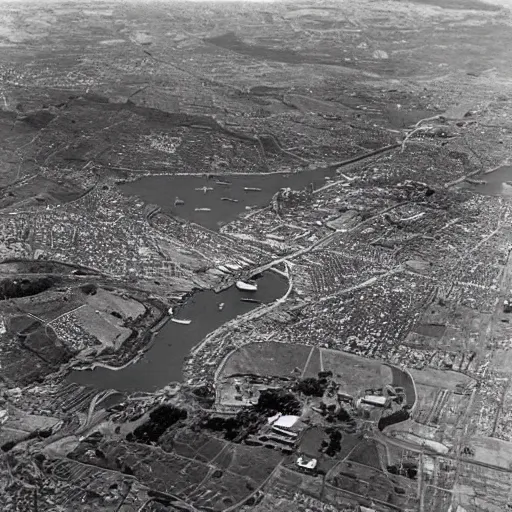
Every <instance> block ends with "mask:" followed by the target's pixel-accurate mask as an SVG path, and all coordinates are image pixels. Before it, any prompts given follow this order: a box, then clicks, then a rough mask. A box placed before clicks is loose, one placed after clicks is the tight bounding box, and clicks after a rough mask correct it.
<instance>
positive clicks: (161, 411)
mask: <svg viewBox="0 0 512 512" xmlns="http://www.w3.org/2000/svg"><path fill="white" fill-rule="evenodd" d="M186 418H187V411H186V410H185V409H180V408H179V407H175V406H174V405H171V404H164V405H161V406H160V407H158V408H157V409H155V410H154V411H152V412H151V413H150V414H149V420H148V421H146V422H145V423H143V424H142V425H140V426H138V427H137V428H136V429H135V430H134V431H133V432H132V433H130V434H128V435H127V436H126V440H127V441H137V442H139V443H144V444H151V443H157V442H158V439H159V437H160V436H161V435H162V434H163V433H164V432H165V431H166V430H167V429H168V428H169V427H171V426H172V425H174V424H175V423H177V422H178V421H180V420H184V419H186Z"/></svg>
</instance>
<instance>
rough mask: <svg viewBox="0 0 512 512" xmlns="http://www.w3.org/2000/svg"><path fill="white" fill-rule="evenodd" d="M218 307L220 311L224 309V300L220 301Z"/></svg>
mask: <svg viewBox="0 0 512 512" xmlns="http://www.w3.org/2000/svg"><path fill="white" fill-rule="evenodd" d="M218 307H219V311H222V310H223V309H224V302H221V303H220V304H219V306H218Z"/></svg>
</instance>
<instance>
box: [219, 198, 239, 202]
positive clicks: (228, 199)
mask: <svg viewBox="0 0 512 512" xmlns="http://www.w3.org/2000/svg"><path fill="white" fill-rule="evenodd" d="M220 200H221V201H229V202H230V203H238V199H233V198H231V197H221V198H220Z"/></svg>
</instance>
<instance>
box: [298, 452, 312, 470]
mask: <svg viewBox="0 0 512 512" xmlns="http://www.w3.org/2000/svg"><path fill="white" fill-rule="evenodd" d="M316 465H317V460H316V459H313V458H310V457H306V456H305V455H301V456H300V457H299V458H298V459H297V466H299V468H303V469H309V470H311V471H312V470H314V469H316Z"/></svg>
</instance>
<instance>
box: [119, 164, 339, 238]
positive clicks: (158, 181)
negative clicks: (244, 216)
mask: <svg viewBox="0 0 512 512" xmlns="http://www.w3.org/2000/svg"><path fill="white" fill-rule="evenodd" d="M335 174H336V171H335V170H333V169H319V170H316V171H304V172H299V173H290V174H266V175H261V174H260V175H250V174H249V175H242V174H237V175H236V174H235V175H233V174H231V175H226V176H222V177H218V178H217V177H210V178H207V177H206V176H145V177H143V178H141V179H139V180H137V181H132V182H129V183H124V184H122V185H121V190H122V191H123V192H124V193H126V194H128V195H136V196H138V197H140V198H141V199H142V200H144V201H145V202H146V203H150V204H157V205H158V206H160V207H161V208H162V210H163V211H164V212H165V213H168V214H170V215H175V216H177V217H181V218H182V219H186V220H188V221H191V222H195V223H196V224H200V225H201V226H204V227H207V228H209V229H212V230H217V229H219V227H220V226H222V225H224V224H227V223H228V222H231V221H233V220H235V219H236V218H237V217H238V216H239V215H240V214H241V213H243V212H247V211H249V210H250V209H252V208H261V207H263V206H267V205H268V204H269V202H270V200H271V199H272V196H273V195H274V194H275V193H276V192H277V191H278V190H279V189H281V188H286V187H290V188H293V189H295V190H300V189H304V188H306V187H307V186H308V185H309V184H310V183H312V184H313V186H314V187H315V188H318V187H319V186H322V185H324V184H325V178H328V177H332V176H335ZM247 189H260V190H247ZM176 198H179V199H181V200H182V201H184V204H179V205H175V199H176ZM226 198H228V199H231V201H229V200H226ZM235 201H236V202H235ZM197 208H208V209H209V210H197Z"/></svg>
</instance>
